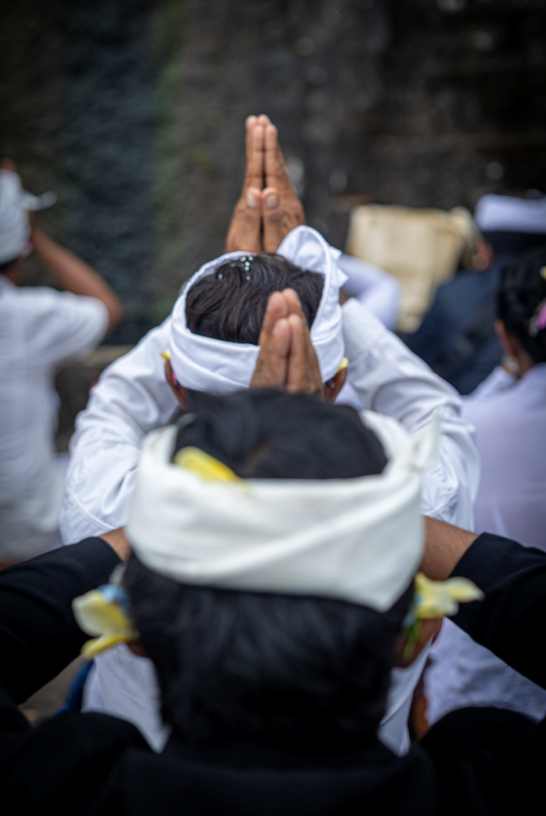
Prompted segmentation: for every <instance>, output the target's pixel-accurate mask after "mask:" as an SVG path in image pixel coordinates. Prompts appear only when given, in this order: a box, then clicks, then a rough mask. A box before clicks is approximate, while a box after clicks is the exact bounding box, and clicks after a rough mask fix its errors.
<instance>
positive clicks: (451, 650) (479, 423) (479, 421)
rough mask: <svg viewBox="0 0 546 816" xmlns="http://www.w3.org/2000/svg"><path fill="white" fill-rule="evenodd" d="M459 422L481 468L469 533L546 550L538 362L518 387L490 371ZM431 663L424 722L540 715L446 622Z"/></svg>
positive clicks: (532, 691)
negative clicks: (486, 709)
mask: <svg viewBox="0 0 546 816" xmlns="http://www.w3.org/2000/svg"><path fill="white" fill-rule="evenodd" d="M463 417H464V419H466V420H467V421H468V422H471V423H472V424H473V425H474V427H475V428H476V443H477V446H478V451H479V454H480V457H481V462H482V478H481V483H480V487H479V491H478V497H477V500H476V506H475V520H476V526H475V529H476V532H478V533H483V532H490V533H496V534H497V535H501V536H505V537H507V538H512V539H515V540H516V541H519V542H520V543H521V544H525V545H526V546H532V547H539V548H540V549H542V550H546V363H540V364H538V365H536V366H534V367H533V368H532V369H531V370H530V371H528V372H527V373H526V374H525V375H524V376H523V377H522V378H521V380H517V379H516V378H515V377H514V376H513V375H512V374H509V373H508V372H507V371H505V370H504V369H503V368H497V369H495V371H493V373H492V374H491V375H490V376H489V377H488V378H487V380H485V382H484V383H482V385H481V386H480V387H479V388H478V389H476V391H474V393H473V394H471V395H470V396H468V397H464V398H463ZM537 648H541V647H540V644H537ZM432 659H433V665H432V668H431V669H430V670H429V671H428V672H427V675H426V691H427V698H428V702H429V708H428V714H429V720H430V721H431V722H435V721H436V720H438V719H439V718H440V717H442V716H443V715H444V714H447V713H448V712H449V711H452V710H453V709H456V708H462V707H466V706H469V705H474V706H495V707H497V708H508V709H510V710H512V711H519V712H521V713H523V714H526V715H527V716H529V717H532V718H533V719H535V720H541V719H542V718H543V717H544V716H546V691H545V690H544V689H542V688H540V687H539V686H537V685H535V684H534V683H532V682H531V681H530V680H527V678H525V677H523V676H522V675H521V674H519V673H518V672H516V671H514V669H512V668H510V667H509V666H507V665H506V663H504V662H503V661H502V660H499V659H498V658H497V657H495V656H494V655H493V654H492V653H491V652H490V651H488V650H487V649H484V648H483V647H482V646H479V645H478V644H476V643H474V641H472V640H470V638H469V637H468V636H467V635H465V634H464V632H462V631H461V630H460V629H457V627H456V626H454V625H453V624H450V623H449V622H447V623H444V626H443V628H442V632H441V634H440V637H439V638H438V640H437V641H436V643H435V644H434V647H433V649H432Z"/></svg>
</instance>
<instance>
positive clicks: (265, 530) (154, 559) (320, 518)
mask: <svg viewBox="0 0 546 816" xmlns="http://www.w3.org/2000/svg"><path fill="white" fill-rule="evenodd" d="M362 419H363V422H364V423H365V424H366V425H367V426H368V427H369V428H371V429H372V430H374V431H375V433H376V434H377V436H378V437H379V439H380V440H381V442H382V444H383V448H384V450H385V453H386V456H387V459H388V464H387V466H386V467H385V470H384V472H383V473H381V474H378V475H376V476H367V477H362V478H360V479H336V480H332V481H330V480H319V481H312V480H300V481H297V480H291V479H288V480H285V479H281V480H279V479H248V480H246V481H244V482H235V483H233V482H230V483H226V482H215V481H210V482H209V481H204V480H203V479H202V478H201V477H200V476H199V475H198V474H196V473H194V472H193V471H190V470H187V469H185V468H182V467H178V466H177V465H175V464H173V463H172V462H171V458H172V455H173V453H174V446H175V442H176V435H177V428H176V427H175V426H173V425H171V426H170V427H168V428H162V429H159V430H157V431H153V432H152V433H151V434H150V435H149V436H148V437H147V438H146V439H145V440H144V445H143V446H142V451H141V454H140V459H139V464H138V467H137V474H136V483H135V491H134V493H133V498H132V502H131V509H130V511H129V520H128V523H127V526H126V528H125V529H126V532H127V536H128V538H129V541H130V542H131V544H132V547H133V549H134V551H135V552H136V553H137V555H138V557H139V558H140V560H141V561H142V562H143V563H144V564H146V566H148V567H149V568H150V569H151V570H153V571H154V572H158V573H160V574H162V575H165V576H167V577H168V578H172V579H174V580H177V581H181V582H182V583H190V584H201V585H207V586H217V587H224V588H231V589H240V590H251V591H261V592H280V593H293V594H297V595H299V594H303V595H318V596H323V597H333V598H339V599H341V600H345V601H350V602H353V603H360V604H363V605H365V606H370V607H372V608H373V609H376V610H377V611H379V612H384V611H386V610H387V609H390V607H391V606H392V605H393V604H394V603H395V601H396V600H397V599H398V598H399V597H400V596H401V595H402V593H403V592H404V590H405V589H406V588H407V586H408V585H409V583H410V581H411V580H412V578H413V576H414V575H415V572H416V571H417V567H418V565H419V563H420V561H421V555H422V550H423V523H422V517H421V503H420V498H421V495H420V494H421V479H420V475H419V470H420V469H421V468H420V461H419V458H420V452H421V451H420V449H419V448H418V447H417V446H415V444H414V443H412V442H411V440H410V438H409V436H408V434H407V433H406V431H405V430H404V429H403V427H402V426H401V425H400V424H399V423H398V422H396V421H395V420H392V419H389V418H387V417H382V416H380V415H379V414H372V413H371V412H365V413H363V415H362ZM427 432H428V434H429V435H430V436H431V437H432V436H434V437H435V440H434V442H432V443H431V444H432V447H433V448H437V443H438V441H439V439H438V437H439V433H438V429H437V427H435V425H434V424H431V426H429V428H427ZM427 441H428V440H427ZM430 463H431V464H432V462H430Z"/></svg>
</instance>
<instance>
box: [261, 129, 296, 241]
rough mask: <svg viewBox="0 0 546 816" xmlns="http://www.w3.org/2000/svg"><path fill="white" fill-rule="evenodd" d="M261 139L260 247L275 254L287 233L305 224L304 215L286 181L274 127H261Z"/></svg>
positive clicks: (286, 174) (286, 177)
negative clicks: (262, 137)
mask: <svg viewBox="0 0 546 816" xmlns="http://www.w3.org/2000/svg"><path fill="white" fill-rule="evenodd" d="M264 138H265V144H264V151H265V189H264V190H263V191H262V218H263V246H264V252H276V251H277V249H278V247H279V245H280V243H281V242H282V240H283V239H284V238H285V237H286V236H287V235H288V233H289V232H290V231H291V230H293V229H294V228H295V227H299V226H300V225H301V224H305V213H304V211H303V206H302V203H301V201H300V200H299V198H298V197H297V195H296V193H295V191H294V188H293V187H292V184H291V183H290V179H289V178H288V173H287V172H286V166H285V163H284V157H283V155H282V151H281V148H280V146H279V142H278V138H277V128H276V127H275V125H272V124H268V125H266V126H265V135H264Z"/></svg>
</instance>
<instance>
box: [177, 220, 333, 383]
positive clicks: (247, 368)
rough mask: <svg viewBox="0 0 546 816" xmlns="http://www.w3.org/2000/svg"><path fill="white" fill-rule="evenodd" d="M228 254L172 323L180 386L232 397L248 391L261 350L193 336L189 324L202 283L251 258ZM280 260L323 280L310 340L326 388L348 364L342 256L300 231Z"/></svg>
mask: <svg viewBox="0 0 546 816" xmlns="http://www.w3.org/2000/svg"><path fill="white" fill-rule="evenodd" d="M247 254H248V253H245V252H229V253H227V254H226V255H222V256H221V257H220V258H216V260H214V261H210V262H209V263H207V264H205V265H204V266H202V267H201V269H200V270H199V271H198V272H196V273H195V275H193V277H191V278H190V280H189V281H188V283H187V285H186V286H185V287H184V291H183V292H182V294H181V295H180V297H179V298H178V300H177V301H176V303H175V305H174V308H173V314H172V321H171V347H170V352H171V365H172V367H173V370H174V373H175V374H176V377H177V379H178V381H179V382H180V384H181V385H183V386H184V387H185V388H192V389H195V390H197V391H207V392H208V393H209V394H229V393H231V392H233V391H239V390H241V389H242V388H248V386H249V385H250V380H251V377H252V374H253V371H254V368H255V366H256V360H257V359H258V352H259V347H258V346H254V345H251V344H250V343H228V342H225V341H223V340H215V339H214V338H211V337H202V336H201V335H199V334H193V333H192V332H191V331H190V330H189V329H188V327H187V324H186V295H187V293H188V291H189V290H190V288H191V287H192V286H193V285H194V283H196V282H197V281H198V280H200V279H201V278H204V277H206V276H207V275H212V274H213V273H214V272H215V271H216V269H218V267H220V266H222V265H223V264H225V263H227V262H228V261H230V260H233V259H236V258H240V257H241V256H244V255H247ZM277 254H278V255H282V256H283V257H284V258H287V259H288V260H289V261H292V263H294V264H296V266H299V267H300V268H301V269H304V270H306V271H307V270H308V271H311V272H319V273H320V274H321V275H324V287H323V290H322V297H321V300H320V304H319V308H318V310H317V314H316V317H315V319H314V321H313V325H312V326H311V339H312V341H313V345H314V347H315V351H316V352H317V356H318V360H319V364H320V370H321V372H322V379H323V381H324V382H327V381H328V380H329V379H331V378H332V377H333V376H334V374H335V373H336V371H337V370H338V367H339V364H340V362H341V360H342V358H343V350H344V345H343V334H342V330H341V307H340V305H339V290H340V288H341V286H342V285H343V283H344V282H345V281H346V279H347V278H346V276H345V275H344V274H343V272H341V271H340V270H339V269H338V267H337V263H336V262H337V258H338V257H339V254H340V253H339V251H337V250H333V249H332V248H331V247H330V246H329V245H328V244H327V243H326V241H325V240H324V238H322V236H321V235H319V233H318V232H316V230H314V229H311V228H310V227H296V229H294V230H292V232H290V233H289V234H288V235H287V237H286V238H285V239H284V241H283V242H282V244H281V245H280V247H279V249H278V250H277Z"/></svg>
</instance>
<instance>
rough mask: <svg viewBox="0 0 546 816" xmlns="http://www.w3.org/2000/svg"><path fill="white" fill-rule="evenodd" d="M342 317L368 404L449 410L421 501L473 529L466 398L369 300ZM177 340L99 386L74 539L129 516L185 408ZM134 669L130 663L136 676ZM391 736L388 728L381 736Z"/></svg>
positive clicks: (400, 415)
mask: <svg viewBox="0 0 546 816" xmlns="http://www.w3.org/2000/svg"><path fill="white" fill-rule="evenodd" d="M342 316H343V335H344V340H345V353H346V355H347V356H348V357H349V361H350V364H349V379H350V381H351V389H352V396H353V398H354V400H355V401H357V403H358V405H359V406H360V407H364V408H366V409H368V410H374V411H377V412H379V413H382V414H385V415H387V416H391V417H393V418H395V419H397V420H399V421H400V422H401V423H402V425H404V427H405V428H406V430H407V431H408V432H409V433H410V434H411V433H414V432H415V431H417V430H419V429H420V428H422V427H424V426H425V425H427V424H428V423H429V422H430V420H431V418H432V416H433V414H434V411H435V410H436V409H437V408H440V409H441V412H442V425H441V429H442V436H441V442H440V452H439V461H438V464H437V465H436V467H435V468H434V470H432V471H427V472H425V473H423V476H422V500H421V508H422V511H423V512H424V513H426V514H429V515H433V516H436V517H437V518H440V519H442V520H444V521H447V522H450V523H452V524H458V525H460V526H462V527H466V528H467V529H472V526H473V515H472V505H473V501H474V498H475V496H476V492H477V487H478V479H479V464H478V458H477V453H476V449H475V445H474V442H473V431H472V428H471V426H469V425H468V424H467V423H466V422H464V421H463V420H462V419H461V417H460V410H461V399H460V397H459V395H458V394H457V393H456V391H455V390H454V389H453V388H451V386H449V385H448V384H447V383H445V382H444V381H443V380H441V379H440V378H439V377H437V376H436V375H435V374H434V373H433V372H432V371H431V370H430V368H428V366H427V365H426V364H425V363H423V361H422V360H420V359H419V358H418V357H416V356H415V355H414V354H412V353H411V352H410V351H409V350H408V348H407V347H406V346H405V345H404V344H403V343H402V342H401V341H400V340H399V339H398V338H397V337H396V336H395V335H393V334H392V333H391V332H389V331H388V330H387V329H385V327H384V326H383V325H382V324H381V323H380V321H379V320H377V318H375V317H374V316H373V315H371V314H370V313H369V312H368V311H367V310H366V309H365V308H364V307H363V306H362V305H361V304H359V303H357V302H356V301H354V300H350V301H348V302H347V303H346V304H345V305H344V306H343V308H342ZM169 341H170V318H169V319H167V320H166V321H165V322H164V323H163V325H162V326H160V327H159V328H157V329H154V330H153V331H151V332H149V334H147V335H146V337H145V338H143V340H142V341H141V342H140V343H139V344H138V346H136V347H135V349H133V350H132V351H131V352H130V353H129V354H127V355H126V356H125V357H122V358H120V359H119V360H117V361H116V362H114V363H113V364H112V365H111V366H109V368H108V369H106V371H104V372H103V374H102V375H101V377H100V379H99V383H98V385H96V386H95V387H94V388H93V389H92V391H91V395H90V400H89V404H88V407H87V409H86V411H84V412H83V413H82V414H80V415H79V417H78V419H77V422H76V433H75V434H74V436H73V437H72V441H71V451H72V462H71V466H70V470H69V474H68V480H67V486H66V490H65V495H64V499H63V507H62V510H61V531H62V535H63V540H64V541H65V542H66V543H70V542H74V541H79V540H80V539H82V538H85V537H86V536H90V535H97V534H100V533H103V532H105V531H107V530H112V529H115V528H117V527H120V526H122V525H124V524H125V523H126V522H127V517H128V509H129V501H130V497H131V493H132V490H133V486H134V478H135V468H136V463H137V461H138V456H139V451H140V447H141V445H142V442H143V439H144V437H145V435H146V434H147V433H149V432H150V431H151V430H153V429H155V428H157V427H159V426H161V425H165V424H166V423H168V421H169V419H170V418H171V416H172V415H173V413H174V412H175V410H176V408H177V402H176V399H175V397H174V395H173V393H172V391H171V389H170V388H169V386H168V384H167V382H166V381H165V375H164V370H163V363H162V361H161V358H160V357H159V355H160V353H161V352H162V351H164V350H165V349H166V348H168V346H169ZM344 390H345V389H344ZM340 396H341V395H340ZM129 655H130V656H126V657H127V661H131V660H132V661H134V662H135V669H136V663H137V662H138V661H139V660H142V659H143V658H138V657H136V656H135V655H132V654H131V653H129ZM97 667H98V672H99V675H100V677H101V684H102V690H103V694H104V699H105V706H106V707H107V710H108V711H111V712H115V711H122V710H124V705H125V703H124V699H125V687H124V684H123V682H121V681H120V678H119V676H118V675H116V676H114V673H113V672H111V671H110V670H109V667H108V661H107V659H106V658H105V657H104V656H102V655H99V656H98V658H97ZM401 671H409V670H401ZM129 673H130V670H129V668H127V676H128V675H129ZM128 682H130V681H128ZM415 682H416V681H415ZM133 685H134V684H133ZM398 688H399V689H400V691H399V694H400V695H401V696H400V697H398V696H395V697H393V698H390V700H389V708H388V710H387V712H386V714H385V718H384V721H383V722H384V723H389V734H390V737H389V739H390V743H389V744H392V742H393V740H394V741H395V742H396V743H397V744H398V745H399V746H404V745H406V744H407V739H408V736H407V722H406V721H405V720H404V718H403V716H400V715H399V716H398V717H395V716H394V712H400V711H403V710H404V706H405V705H406V703H407V701H408V699H409V700H410V699H411V694H412V693H413V686H412V685H411V683H410V684H409V686H407V687H406V686H398ZM140 691H141V694H140V699H139V702H138V705H137V704H136V703H135V711H136V716H138V717H139V718H140V721H141V723H142V725H141V730H143V732H144V733H145V735H146V736H148V737H149V738H150V741H151V742H152V743H153V742H154V740H155V739H156V738H157V735H158V734H159V733H160V732H161V721H160V716H159V711H157V710H155V713H154V716H155V726H154V728H153V729H151V728H150V727H149V726H147V725H146V724H145V723H149V721H150V720H149V715H150V710H151V709H153V708H154V702H153V701H154V699H155V697H156V693H157V692H156V689H155V688H151V687H145V686H144V685H143V686H142V687H141V689H140ZM145 712H146V713H145ZM393 723H394V726H393ZM393 728H394V730H393ZM396 728H398V729H399V730H398V733H396ZM382 733H383V731H382V728H381V729H380V736H381V735H382Z"/></svg>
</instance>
